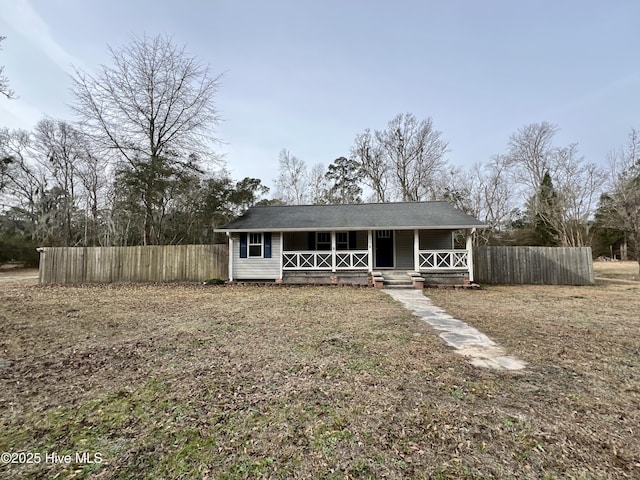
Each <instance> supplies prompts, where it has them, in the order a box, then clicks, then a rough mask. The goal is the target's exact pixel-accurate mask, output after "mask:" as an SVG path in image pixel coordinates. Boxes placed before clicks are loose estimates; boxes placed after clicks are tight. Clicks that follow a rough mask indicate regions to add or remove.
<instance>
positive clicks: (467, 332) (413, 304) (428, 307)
mask: <svg viewBox="0 0 640 480" xmlns="http://www.w3.org/2000/svg"><path fill="white" fill-rule="evenodd" d="M382 291H383V292H385V293H387V294H389V295H391V297H393V298H394V299H395V300H398V301H399V302H400V303H402V305H404V307H405V308H406V309H408V310H410V311H411V312H412V313H413V314H414V315H416V316H418V317H420V318H421V319H422V320H424V321H425V322H427V323H428V324H429V325H431V326H432V327H433V328H435V329H436V330H442V333H441V334H440V338H442V339H443V340H444V341H445V342H446V343H447V345H449V346H451V347H453V348H454V349H455V352H456V353H459V354H460V355H463V356H464V357H466V358H467V359H468V360H469V362H470V363H471V364H472V365H474V366H476V367H484V368H492V369H495V370H522V369H523V368H525V365H526V364H525V363H524V362H522V361H520V360H518V359H516V358H514V357H510V356H507V355H506V354H505V353H506V352H505V350H504V349H503V348H502V347H500V346H499V345H497V344H496V343H495V342H494V341H493V340H491V339H490V338H489V337H487V336H486V335H485V334H484V333H482V332H480V331H478V330H476V329H475V328H473V327H471V326H469V325H467V324H466V323H464V322H461V321H460V320H456V319H455V318H453V317H452V316H451V315H449V314H447V313H446V312H445V311H444V310H442V309H441V308H439V307H436V306H435V305H433V304H432V303H431V300H429V299H428V298H427V297H425V296H424V295H423V293H422V291H421V290H413V289H406V290H399V289H398V290H391V289H383V290H382Z"/></svg>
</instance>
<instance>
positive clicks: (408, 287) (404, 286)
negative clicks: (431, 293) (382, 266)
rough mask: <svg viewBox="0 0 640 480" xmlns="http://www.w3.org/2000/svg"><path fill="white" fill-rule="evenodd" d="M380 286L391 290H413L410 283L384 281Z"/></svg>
mask: <svg viewBox="0 0 640 480" xmlns="http://www.w3.org/2000/svg"><path fill="white" fill-rule="evenodd" d="M382 288H384V289H391V290H413V285H411V284H410V283H409V284H401V285H389V284H386V283H385V284H384V286H383V287H382Z"/></svg>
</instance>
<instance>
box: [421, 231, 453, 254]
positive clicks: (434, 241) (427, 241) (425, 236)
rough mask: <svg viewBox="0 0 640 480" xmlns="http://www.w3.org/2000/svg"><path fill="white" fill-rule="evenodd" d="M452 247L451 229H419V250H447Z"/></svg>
mask: <svg viewBox="0 0 640 480" xmlns="http://www.w3.org/2000/svg"><path fill="white" fill-rule="evenodd" d="M452 248H453V232H452V231H451V230H420V250H449V249H452Z"/></svg>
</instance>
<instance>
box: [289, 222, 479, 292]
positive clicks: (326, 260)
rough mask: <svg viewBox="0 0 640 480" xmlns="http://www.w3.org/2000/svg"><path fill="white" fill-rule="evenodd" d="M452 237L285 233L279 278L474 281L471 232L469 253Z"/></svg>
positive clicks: (437, 232)
mask: <svg viewBox="0 0 640 480" xmlns="http://www.w3.org/2000/svg"><path fill="white" fill-rule="evenodd" d="M453 234H454V231H453V230H443V229H414V230H389V229H381V230H373V229H369V230H350V231H341V230H332V231H304V232H282V250H281V252H282V254H281V273H282V276H281V278H286V276H287V274H288V273H294V272H310V273H311V272H316V273H318V274H320V273H321V272H325V273H328V272H331V273H333V274H345V273H347V272H353V273H355V272H361V273H367V274H369V275H370V274H372V273H373V272H374V271H391V270H404V271H412V272H416V273H419V274H435V273H450V274H451V273H459V274H462V275H464V276H465V277H467V278H468V280H469V281H473V257H472V249H471V231H470V230H467V231H466V238H467V240H466V248H457V249H456V248H454V237H453Z"/></svg>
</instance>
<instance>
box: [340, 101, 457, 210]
mask: <svg viewBox="0 0 640 480" xmlns="http://www.w3.org/2000/svg"><path fill="white" fill-rule="evenodd" d="M447 150H448V143H447V141H446V140H444V139H443V138H442V132H439V131H437V130H435V129H434V128H433V121H432V120H431V119H430V118H427V119H425V120H421V121H418V120H417V119H416V118H415V116H414V115H413V114H411V113H406V114H399V115H397V116H396V117H395V118H393V119H392V120H391V121H390V122H389V123H388V125H387V128H386V129H385V130H376V131H375V132H374V133H373V134H371V131H370V130H365V131H364V133H362V134H360V135H358V136H357V137H356V139H355V145H354V147H353V148H352V155H353V156H354V157H355V158H356V159H357V160H358V161H359V162H360V164H361V168H362V173H363V174H364V177H365V178H366V179H367V180H366V181H367V183H368V185H369V186H370V187H371V188H372V189H373V191H374V192H375V194H376V196H377V198H378V200H379V201H381V202H384V201H389V200H392V199H395V198H398V199H401V200H403V201H410V202H416V201H419V200H426V199H433V198H435V197H436V193H437V191H438V182H439V179H438V176H439V175H441V174H442V173H443V172H444V168H445V166H446V163H447V162H446V160H445V158H444V155H445V153H446V152H447Z"/></svg>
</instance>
